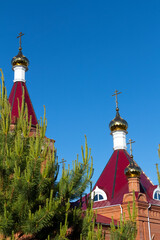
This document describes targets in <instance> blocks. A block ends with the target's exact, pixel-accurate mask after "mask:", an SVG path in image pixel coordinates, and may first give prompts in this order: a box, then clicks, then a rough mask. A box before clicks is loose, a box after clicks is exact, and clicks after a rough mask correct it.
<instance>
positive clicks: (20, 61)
mask: <svg viewBox="0 0 160 240" xmlns="http://www.w3.org/2000/svg"><path fill="white" fill-rule="evenodd" d="M11 64H12V68H13V67H15V66H23V67H25V68H26V71H27V70H28V65H29V60H28V58H26V57H25V56H24V55H23V53H22V48H21V47H19V53H18V55H17V56H15V57H13V58H12V61H11Z"/></svg>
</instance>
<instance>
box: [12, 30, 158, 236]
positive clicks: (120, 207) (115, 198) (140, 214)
mask: <svg viewBox="0 0 160 240" xmlns="http://www.w3.org/2000/svg"><path fill="white" fill-rule="evenodd" d="M21 36H22V33H20V36H19V37H20V47H19V52H18V55H17V56H15V57H13V59H12V62H11V63H12V69H13V71H14V80H13V87H12V90H11V93H10V95H9V102H10V105H11V111H12V126H13V127H14V124H15V123H16V118H17V117H18V106H20V107H21V105H22V95H23V94H24V100H25V103H26V104H27V106H28V117H29V119H30V117H31V118H32V128H31V134H34V133H35V130H36V124H37V123H38V122H37V118H36V115H35V112H34V108H33V106H32V102H31V99H30V97H29V93H28V91H27V87H26V80H25V73H26V72H27V70H28V65H29V60H28V59H27V58H26V57H25V56H24V55H23V53H22V47H21ZM23 89H24V90H23ZM117 95H118V92H117V91H116V92H115V96H116V104H117V106H116V116H115V118H114V119H113V120H112V121H111V122H110V124H109V128H110V131H111V134H112V136H113V150H114V151H113V154H112V156H111V157H110V159H109V161H108V163H107V165H106V166H105V167H104V170H103V172H102V173H101V175H100V177H99V179H98V180H97V182H96V184H95V186H94V188H93V191H92V193H91V198H92V199H93V201H94V204H93V208H94V210H95V211H96V212H97V219H96V222H97V223H101V224H102V226H103V229H105V230H106V232H107V233H108V234H106V239H110V237H109V231H108V229H109V226H110V222H111V218H112V217H113V219H114V221H115V224H116V223H117V221H119V220H120V215H121V214H122V215H123V214H124V213H125V215H126V218H127V214H128V211H127V205H128V202H131V206H132V202H133V190H134V191H135V202H136V207H137V229H138V234H137V240H151V239H154V240H159V239H160V188H159V186H155V185H153V183H152V182H151V181H150V179H149V178H148V177H147V176H146V175H145V173H144V172H143V171H142V170H141V169H140V167H139V166H138V164H137V163H136V162H135V160H134V159H133V155H132V146H131V143H132V140H130V149H131V153H130V154H129V153H128V152H127V144H126V135H127V128H128V124H127V122H126V121H125V120H124V119H123V118H122V117H121V116H120V113H119V108H118V101H117ZM85 207H86V206H85V201H84V203H83V208H84V209H85Z"/></svg>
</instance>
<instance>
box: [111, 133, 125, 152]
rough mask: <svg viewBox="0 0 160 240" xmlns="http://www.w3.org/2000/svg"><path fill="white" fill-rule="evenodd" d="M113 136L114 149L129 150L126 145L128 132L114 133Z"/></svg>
mask: <svg viewBox="0 0 160 240" xmlns="http://www.w3.org/2000/svg"><path fill="white" fill-rule="evenodd" d="M112 136H113V149H114V150H117V149H125V150H126V149H127V144H126V132H125V131H114V132H112Z"/></svg>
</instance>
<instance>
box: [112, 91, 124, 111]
mask: <svg viewBox="0 0 160 240" xmlns="http://www.w3.org/2000/svg"><path fill="white" fill-rule="evenodd" d="M121 93H122V92H118V91H117V90H115V92H114V94H113V95H112V97H114V96H116V111H119V108H118V97H117V95H118V94H121Z"/></svg>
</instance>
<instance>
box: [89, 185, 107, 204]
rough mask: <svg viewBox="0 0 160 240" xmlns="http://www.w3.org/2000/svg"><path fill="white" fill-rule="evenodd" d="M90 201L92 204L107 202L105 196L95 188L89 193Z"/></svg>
mask: <svg viewBox="0 0 160 240" xmlns="http://www.w3.org/2000/svg"><path fill="white" fill-rule="evenodd" d="M91 199H93V201H94V202H97V201H103V200H107V195H106V193H105V192H104V191H103V190H102V189H100V188H99V187H96V188H95V189H94V191H93V192H92V193H91Z"/></svg>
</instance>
